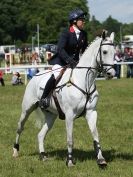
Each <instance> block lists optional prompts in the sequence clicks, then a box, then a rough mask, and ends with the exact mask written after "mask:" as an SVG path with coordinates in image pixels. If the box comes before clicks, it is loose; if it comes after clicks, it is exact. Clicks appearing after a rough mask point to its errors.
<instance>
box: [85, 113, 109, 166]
mask: <svg viewBox="0 0 133 177" xmlns="http://www.w3.org/2000/svg"><path fill="white" fill-rule="evenodd" d="M86 119H87V122H88V125H89V128H90V131H91V134H92V137H93V139H94V150H95V154H96V158H97V163H98V165H99V166H100V167H105V166H106V165H107V163H106V161H105V159H104V157H103V155H102V150H101V147H100V143H99V136H98V130H97V127H96V123H97V112H96V110H88V111H87V112H86Z"/></svg>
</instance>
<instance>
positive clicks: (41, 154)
mask: <svg viewBox="0 0 133 177" xmlns="http://www.w3.org/2000/svg"><path fill="white" fill-rule="evenodd" d="M39 159H40V160H41V161H46V160H48V156H47V154H46V153H45V152H41V153H40V155H39Z"/></svg>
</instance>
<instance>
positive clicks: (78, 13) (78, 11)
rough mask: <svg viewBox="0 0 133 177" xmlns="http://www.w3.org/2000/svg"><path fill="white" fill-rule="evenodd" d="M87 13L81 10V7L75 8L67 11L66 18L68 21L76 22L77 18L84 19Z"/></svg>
mask: <svg viewBox="0 0 133 177" xmlns="http://www.w3.org/2000/svg"><path fill="white" fill-rule="evenodd" d="M86 15H87V13H86V12H83V11H82V10H81V9H75V10H73V11H71V12H70V13H69V17H68V20H69V22H70V23H72V22H74V21H75V22H76V20H78V19H85V17H86Z"/></svg>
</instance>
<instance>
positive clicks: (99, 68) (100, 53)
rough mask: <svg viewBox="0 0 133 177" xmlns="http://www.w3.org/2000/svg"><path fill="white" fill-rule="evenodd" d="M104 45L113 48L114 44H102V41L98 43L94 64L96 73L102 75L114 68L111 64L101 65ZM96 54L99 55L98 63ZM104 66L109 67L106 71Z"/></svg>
mask: <svg viewBox="0 0 133 177" xmlns="http://www.w3.org/2000/svg"><path fill="white" fill-rule="evenodd" d="M104 45H110V46H114V43H111V42H110V43H103V40H101V43H100V47H99V50H98V53H97V56H96V62H97V65H98V72H100V73H101V72H103V73H107V72H108V71H109V70H110V69H111V68H113V67H114V65H111V64H108V63H103V60H102V50H101V48H102V46H104ZM98 54H99V55H100V56H99V57H100V62H98V60H97V58H98ZM104 66H110V67H109V68H108V69H107V68H106V69H104Z"/></svg>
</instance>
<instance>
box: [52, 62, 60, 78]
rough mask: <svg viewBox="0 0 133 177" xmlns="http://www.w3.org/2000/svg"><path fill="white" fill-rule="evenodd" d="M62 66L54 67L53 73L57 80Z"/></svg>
mask: <svg viewBox="0 0 133 177" xmlns="http://www.w3.org/2000/svg"><path fill="white" fill-rule="evenodd" d="M61 70H62V66H60V65H58V64H56V65H54V66H53V67H52V73H53V74H54V77H55V79H56V78H57V77H58V76H59V74H60V71H61Z"/></svg>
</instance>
